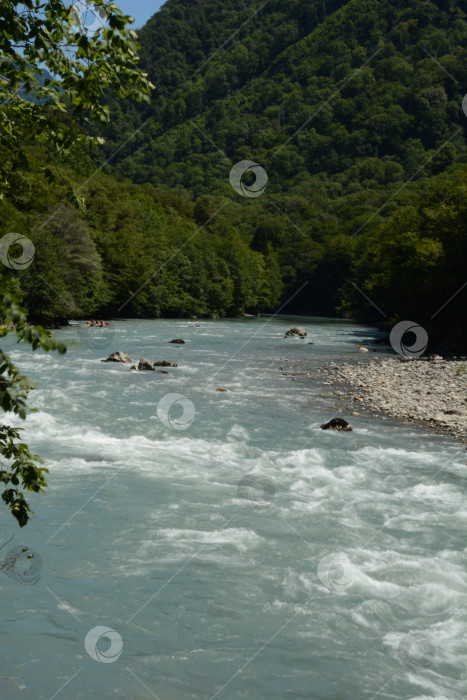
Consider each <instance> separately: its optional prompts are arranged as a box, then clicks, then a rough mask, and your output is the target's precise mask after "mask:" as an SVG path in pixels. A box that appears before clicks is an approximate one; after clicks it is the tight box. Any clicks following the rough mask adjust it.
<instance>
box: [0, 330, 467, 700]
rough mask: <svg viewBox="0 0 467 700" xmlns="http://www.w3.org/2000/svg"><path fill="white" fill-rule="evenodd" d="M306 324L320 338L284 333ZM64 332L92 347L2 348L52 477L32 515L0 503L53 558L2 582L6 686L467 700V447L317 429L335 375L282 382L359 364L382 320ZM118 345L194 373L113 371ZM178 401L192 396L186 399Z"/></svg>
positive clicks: (152, 694)
mask: <svg viewBox="0 0 467 700" xmlns="http://www.w3.org/2000/svg"><path fill="white" fill-rule="evenodd" d="M296 323H300V324H301V325H305V326H306V327H307V329H308V331H309V336H308V338H307V339H306V340H304V341H301V340H299V339H287V340H284V338H283V335H284V331H285V330H286V329H287V328H289V327H290V326H291V325H295V324H296ZM196 324H199V327H196ZM57 334H58V335H59V336H60V337H61V338H64V339H66V340H69V341H71V340H73V339H78V340H79V339H80V340H82V341H83V344H82V346H81V347H79V348H77V349H71V350H70V351H69V353H68V354H67V355H66V356H64V357H59V356H57V355H55V354H50V355H44V354H43V353H39V352H36V353H34V354H32V353H30V352H29V351H28V350H27V349H24V348H21V347H20V346H18V345H16V344H15V343H14V341H13V339H12V338H11V339H7V341H5V342H4V344H3V347H4V348H6V349H9V350H10V352H11V355H12V357H13V359H14V360H15V361H17V362H18V363H20V366H21V368H22V369H23V370H25V372H26V373H27V374H28V375H29V376H30V377H31V378H34V379H35V380H36V382H37V390H36V391H34V392H32V394H31V402H32V403H33V404H34V405H35V406H36V407H37V408H38V409H39V411H38V412H37V413H35V414H33V415H32V416H31V417H29V418H28V420H27V421H26V424H25V425H26V426H27V429H26V431H25V438H26V439H27V440H28V441H29V443H30V445H31V447H32V448H33V449H34V451H36V452H38V453H40V454H41V455H42V456H43V458H44V459H45V462H46V466H47V467H48V468H49V469H50V475H49V479H48V481H49V489H48V492H47V495H45V496H44V495H39V496H37V497H34V498H33V499H32V500H33V506H34V510H35V513H36V515H35V517H34V520H33V521H32V523H31V524H30V525H29V526H28V527H27V528H25V529H24V530H22V531H21V530H20V529H19V528H18V527H16V526H15V525H14V524H13V523H12V522H11V518H9V517H7V515H6V512H5V515H4V516H2V532H1V536H2V541H4V540H6V539H7V538H9V537H10V536H11V535H12V534H14V535H15V537H14V541H13V542H12V543H10V544H9V545H7V546H6V547H5V549H4V550H3V551H2V553H3V552H5V551H7V549H8V547H11V546H13V545H19V544H21V545H27V546H29V547H32V548H33V549H34V550H35V551H36V552H37V553H39V554H40V556H41V557H42V559H43V570H42V576H41V578H40V580H39V581H38V583H36V584H35V585H33V586H26V585H21V584H19V583H17V582H15V581H13V580H11V579H10V578H8V577H7V576H6V575H1V580H0V585H1V586H2V588H1V596H2V601H3V605H2V615H1V626H2V640H3V641H2V650H1V651H2V653H1V668H0V676H2V677H3V678H2V679H0V697H2V698H14V699H16V698H24V699H25V700H29V699H31V700H43V699H44V700H52V698H55V697H57V698H59V700H81V698H83V699H84V698H86V699H88V698H99V699H101V698H103V699H104V700H105V699H106V698H119V697H120V698H125V699H126V700H146V699H147V700H150V698H158V699H159V700H183V699H185V698H187V699H188V698H197V699H198V698H199V699H201V698H204V699H206V700H210V699H214V698H221V699H225V700H227V699H235V698H248V699H251V700H270V699H271V698H278V699H280V700H284V699H287V700H298V699H299V698H308V699H310V700H311V699H313V700H315V699H316V700H318V699H324V698H326V699H329V700H356V699H357V700H373V698H377V699H378V700H381V699H383V698H403V699H404V700H405V699H408V698H417V699H418V700H421V699H422V698H438V699H441V698H446V699H449V700H455V699H457V698H458V699H459V700H461V699H464V698H465V697H467V682H466V676H467V671H466V668H467V666H466V661H467V653H466V652H467V649H466V631H467V625H466V610H467V606H466V603H467V573H466V564H467V556H466V544H467V543H466V525H467V493H466V481H465V473H466V471H465V470H466V453H465V451H463V450H462V449H461V447H460V446H459V445H458V444H456V443H455V442H454V441H452V442H450V441H448V440H446V439H442V438H438V437H436V436H431V435H428V434H426V433H424V432H422V431H421V430H417V429H415V428H409V427H406V426H403V425H397V424H395V423H394V422H391V421H385V422H383V421H378V422H376V421H375V420H373V419H371V417H369V416H368V417H363V416H360V417H356V416H355V417H351V418H350V419H351V421H352V425H353V428H354V430H353V432H352V433H333V432H326V431H322V430H320V428H319V426H320V424H321V423H323V422H324V421H325V420H327V419H329V418H331V417H333V415H334V414H335V409H332V408H331V404H330V401H329V399H326V398H325V397H324V398H323V397H322V396H320V393H321V392H322V388H321V387H318V386H316V385H315V384H313V383H312V382H311V381H310V380H307V381H304V380H301V379H300V378H298V379H297V380H296V381H292V380H291V379H290V378H288V377H285V376H283V375H282V371H286V370H287V369H288V367H287V363H286V362H285V361H284V359H283V358H288V359H289V360H301V359H303V360H305V359H311V360H315V359H321V360H329V359H331V360H335V361H337V362H338V361H340V360H348V359H349V358H353V359H358V357H359V356H358V354H357V352H358V348H357V345H356V343H358V342H362V341H365V340H366V339H370V338H371V337H372V335H374V333H373V331H371V330H370V329H366V328H362V327H359V326H356V325H353V324H350V323H347V322H336V321H334V322H331V321H326V320H318V319H314V320H310V319H303V318H302V319H300V318H285V317H282V318H274V319H270V320H268V319H265V318H261V319H241V320H229V321H163V320H162V321H161V320H158V321H122V322H116V323H114V324H112V326H111V329H110V330H107V331H102V330H98V329H92V330H91V331H89V332H87V331H86V330H85V329H84V328H82V327H81V328H77V327H69V328H67V329H64V330H62V331H59V332H58V333H57ZM171 338H184V339H185V340H186V344H185V345H173V344H169V342H168V341H169V340H170V339H171ZM309 341H313V343H314V344H313V345H311V344H309ZM115 350H123V351H126V352H128V353H129V354H130V355H131V358H132V360H135V361H136V362H138V360H139V359H140V358H141V357H145V358H148V359H150V360H152V361H155V360H171V361H175V362H178V364H179V367H178V368H177V369H173V370H169V374H159V373H150V372H147V373H143V372H139V373H138V372H131V371H130V369H129V366H128V365H119V364H118V365H117V364H104V363H101V361H100V360H101V359H102V358H104V357H106V356H107V355H108V354H109V353H110V352H113V351H115ZM281 367H283V368H284V370H281ZM218 387H224V388H227V389H228V392H218V391H216V389H217V388H218ZM168 394H179V395H182V396H184V397H186V399H182V400H181V401H180V400H179V401H178V407H177V405H175V406H173V407H172V409H171V411H169V412H168V413H167V403H168V401H169V400H168V399H164V397H166V396H167V395H168ZM161 400H162V401H161ZM158 408H159V410H158ZM182 410H183V414H182ZM14 421H15V419H14V418H12V419H11V420H10V422H13V424H14ZM164 423H165V424H164ZM171 423H172V427H171ZM182 428H183V429H182ZM98 625H99V626H104V627H108V628H111V629H112V630H115V632H116V633H117V636H116V639H117V642H116V644H117V646H116V647H114V649H113V650H111V652H110V653H112V654H114V657H115V658H113V659H109V658H106V657H105V656H103V657H102V658H104V660H105V662H99V660H95V659H93V658H91V656H90V654H89V653H88V652H87V651H86V649H85V646H84V640H85V637H86V635H87V634H88V632H89V631H90V630H91V629H92V628H94V627H95V626H98ZM118 635H119V636H120V637H121V639H122V642H123V647H122V649H121V654H120V656H118V651H119V647H118V639H119V637H118ZM109 644H110V642H109V640H108V639H107V640H106V639H105V638H104V639H101V640H100V642H98V651H99V650H100V651H101V652H102V653H103V654H104V655H105V653H106V652H107V651H108V648H109ZM115 649H116V652H115V653H114V651H115ZM94 656H95V657H96V658H97V659H98V658H99V657H98V656H97V653H95V654H94ZM117 657H118V658H117ZM109 661H110V662H109Z"/></svg>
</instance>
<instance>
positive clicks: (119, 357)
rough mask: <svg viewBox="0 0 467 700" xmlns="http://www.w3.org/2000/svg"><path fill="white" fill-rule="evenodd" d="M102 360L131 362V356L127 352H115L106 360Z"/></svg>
mask: <svg viewBox="0 0 467 700" xmlns="http://www.w3.org/2000/svg"><path fill="white" fill-rule="evenodd" d="M102 362H131V358H130V356H129V355H127V354H126V352H113V353H112V354H111V355H109V356H108V358H107V359H106V360H102Z"/></svg>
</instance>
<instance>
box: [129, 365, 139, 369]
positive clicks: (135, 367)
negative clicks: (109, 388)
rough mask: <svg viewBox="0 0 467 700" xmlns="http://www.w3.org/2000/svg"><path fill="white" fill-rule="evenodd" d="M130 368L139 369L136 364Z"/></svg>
mask: <svg viewBox="0 0 467 700" xmlns="http://www.w3.org/2000/svg"><path fill="white" fill-rule="evenodd" d="M130 369H138V368H137V366H136V365H132V366H131V367H130Z"/></svg>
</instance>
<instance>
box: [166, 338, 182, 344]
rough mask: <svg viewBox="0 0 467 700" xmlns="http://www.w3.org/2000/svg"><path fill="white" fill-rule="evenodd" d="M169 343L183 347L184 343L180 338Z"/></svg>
mask: <svg viewBox="0 0 467 700" xmlns="http://www.w3.org/2000/svg"><path fill="white" fill-rule="evenodd" d="M169 343H176V344H177V345H185V341H184V340H182V339H181V338H174V339H173V340H169Z"/></svg>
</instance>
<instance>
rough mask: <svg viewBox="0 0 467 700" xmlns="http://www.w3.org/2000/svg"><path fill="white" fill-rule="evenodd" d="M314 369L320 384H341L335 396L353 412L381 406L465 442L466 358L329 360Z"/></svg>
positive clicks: (388, 411)
mask: <svg viewBox="0 0 467 700" xmlns="http://www.w3.org/2000/svg"><path fill="white" fill-rule="evenodd" d="M315 372H317V373H318V375H319V376H320V377H321V378H324V379H325V381H324V382H323V384H324V385H327V386H335V383H336V382H337V383H340V384H343V385H346V388H347V391H344V395H343V396H342V395H341V396H340V398H343V399H344V400H346V401H347V402H348V403H347V407H348V409H349V410H350V412H351V414H353V415H358V411H360V410H362V409H370V410H372V411H376V412H378V411H381V412H384V413H386V414H388V415H391V416H394V417H395V418H398V419H400V420H402V421H404V422H407V423H413V422H416V423H420V422H423V423H425V424H426V425H427V426H429V427H432V428H434V429H436V430H437V431H438V432H443V433H448V434H449V435H452V436H454V437H456V438H457V439H459V440H460V441H461V442H464V443H466V444H467V361H466V360H450V361H445V360H442V359H438V360H436V359H434V360H430V359H427V358H419V359H417V360H407V361H405V359H404V358H388V359H386V358H385V359H374V360H373V359H372V360H365V361H362V362H358V363H355V364H349V363H345V362H344V363H340V364H337V363H330V364H329V365H327V366H321V367H320V368H319V369H318V370H315ZM313 374H315V373H314V372H313ZM334 393H335V394H336V395H338V396H339V395H340V392H334Z"/></svg>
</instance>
